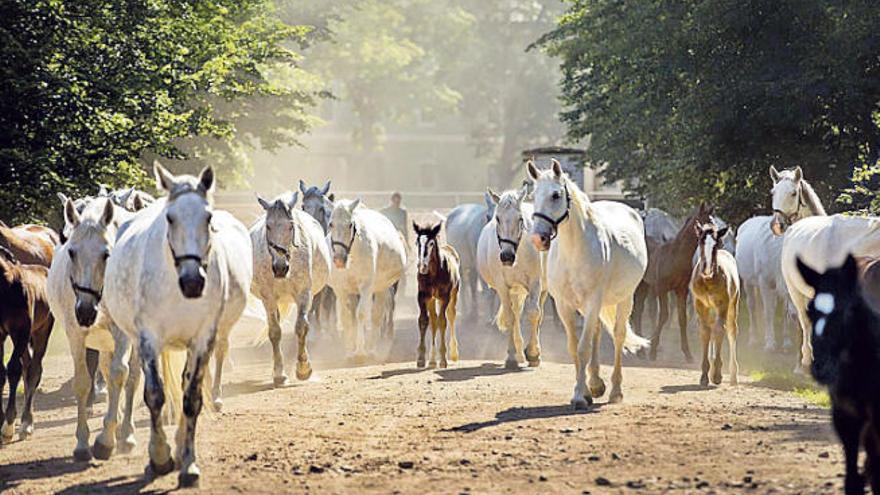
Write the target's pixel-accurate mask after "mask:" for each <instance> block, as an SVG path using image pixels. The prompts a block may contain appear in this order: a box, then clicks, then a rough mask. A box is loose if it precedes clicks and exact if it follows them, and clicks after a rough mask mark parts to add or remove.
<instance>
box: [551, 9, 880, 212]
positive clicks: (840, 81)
mask: <svg viewBox="0 0 880 495" xmlns="http://www.w3.org/2000/svg"><path fill="white" fill-rule="evenodd" d="M878 21H880V11H878V10H877V9H876V5H875V4H874V3H873V2H870V1H867V0H861V1H852V2H838V1H832V0H808V1H803V0H647V1H644V2H621V1H618V0H574V1H572V2H571V4H570V6H569V11H568V13H567V14H566V15H565V16H564V17H563V18H562V19H561V20H560V22H559V25H558V26H557V28H556V29H555V30H553V31H552V32H550V33H549V34H547V35H546V36H545V37H544V38H543V39H542V45H543V46H545V47H547V48H548V49H549V51H550V53H552V54H553V55H556V56H558V57H559V58H560V59H561V61H562V71H563V78H562V83H561V87H562V93H563V103H564V105H565V111H564V112H563V113H562V119H563V121H564V122H565V124H566V125H567V127H568V134H569V137H570V138H572V139H580V138H583V137H586V136H591V137H592V140H591V143H592V146H591V149H590V155H591V158H592V160H593V161H594V162H596V163H607V170H606V175H607V176H608V177H609V178H610V179H612V180H622V181H624V182H625V184H626V187H627V188H628V189H629V190H630V191H633V192H635V193H637V194H641V195H644V196H646V197H648V198H649V199H651V200H652V201H653V202H654V204H655V205H659V206H664V207H667V208H669V209H671V210H673V211H676V212H679V213H682V212H683V211H684V208H685V207H687V206H689V205H693V204H694V203H696V202H698V201H700V200H709V201H712V202H715V203H717V204H718V205H719V206H720V207H721V211H723V212H724V214H725V215H727V216H729V217H730V219H731V220H734V221H741V220H743V219H744V218H746V217H747V216H748V215H750V214H752V213H754V212H756V211H758V210H761V209H763V210H765V211H766V209H767V208H768V207H769V194H768V189H769V187H770V179H769V177H768V175H767V169H768V167H769V166H770V165H776V166H777V167H780V166H781V167H789V166H794V165H801V166H803V167H804V169H805V172H806V176H807V178H808V179H812V183H813V184H814V185H818V186H819V187H818V188H817V189H818V192H819V193H820V195H821V196H822V197H823V198H824V199H825V200H826V204H827V203H828V200H829V199H831V198H833V197H834V196H835V195H836V193H837V192H838V191H839V190H840V189H841V188H843V187H845V186H846V185H847V184H848V180H849V177H850V174H851V172H852V169H853V167H854V166H856V165H857V164H860V163H863V162H866V163H873V162H874V161H875V160H876V158H877V155H878V145H880V142H878V139H877V138H878V125H877V121H876V120H875V113H876V111H877V103H878V101H880V78H878V77H877V76H878V69H880V59H878V57H877V53H880V51H878V49H880V32H878V30H877V29H876V26H877V24H878ZM683 198H687V200H688V201H686V202H685V201H682V199H683Z"/></svg>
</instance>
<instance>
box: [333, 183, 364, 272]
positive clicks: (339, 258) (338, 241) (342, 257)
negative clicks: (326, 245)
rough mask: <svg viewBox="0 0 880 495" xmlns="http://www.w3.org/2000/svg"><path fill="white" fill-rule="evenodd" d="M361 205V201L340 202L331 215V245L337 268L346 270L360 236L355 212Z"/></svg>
mask: <svg viewBox="0 0 880 495" xmlns="http://www.w3.org/2000/svg"><path fill="white" fill-rule="evenodd" d="M360 204H361V200H360V199H356V200H354V201H339V202H337V203H336V205H335V206H334V207H333V212H332V213H331V214H330V224H329V229H330V245H331V247H332V249H333V263H334V264H335V265H336V268H339V269H344V268H346V267H347V266H348V260H349V255H350V254H351V248H352V246H353V245H354V241H355V239H357V234H358V232H357V230H358V229H357V223H356V222H355V219H354V212H355V210H357V208H358V206H360Z"/></svg>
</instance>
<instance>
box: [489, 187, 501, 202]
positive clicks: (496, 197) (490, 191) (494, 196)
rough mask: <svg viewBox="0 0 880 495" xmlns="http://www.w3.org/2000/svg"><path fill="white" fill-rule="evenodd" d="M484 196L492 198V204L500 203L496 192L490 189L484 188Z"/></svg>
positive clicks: (499, 197)
mask: <svg viewBox="0 0 880 495" xmlns="http://www.w3.org/2000/svg"><path fill="white" fill-rule="evenodd" d="M486 194H488V195H489V197H490V198H492V202H493V203H495V204H496V205H497V204H498V202H499V201H501V196H499V195H498V193H497V192H495V191H493V190H492V188H491V187H487V188H486Z"/></svg>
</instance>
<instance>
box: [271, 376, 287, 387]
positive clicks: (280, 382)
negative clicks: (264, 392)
mask: <svg viewBox="0 0 880 495" xmlns="http://www.w3.org/2000/svg"><path fill="white" fill-rule="evenodd" d="M272 383H273V385H275V386H276V387H283V386H285V385H287V375H284V374H282V375H281V376H276V377H274V378H273V379H272Z"/></svg>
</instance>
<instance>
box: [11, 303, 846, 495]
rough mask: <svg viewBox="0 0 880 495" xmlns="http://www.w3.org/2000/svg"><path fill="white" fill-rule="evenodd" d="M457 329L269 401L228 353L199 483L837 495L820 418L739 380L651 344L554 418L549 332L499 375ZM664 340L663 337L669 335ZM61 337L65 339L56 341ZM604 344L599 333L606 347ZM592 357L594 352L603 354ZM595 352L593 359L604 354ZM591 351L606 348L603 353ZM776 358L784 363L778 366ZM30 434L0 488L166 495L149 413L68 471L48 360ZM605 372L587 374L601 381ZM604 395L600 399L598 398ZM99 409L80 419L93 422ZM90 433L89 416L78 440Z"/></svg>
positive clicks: (61, 410) (332, 372)
mask: <svg viewBox="0 0 880 495" xmlns="http://www.w3.org/2000/svg"><path fill="white" fill-rule="evenodd" d="M486 327H487V325H485V324H482V325H475V326H473V327H469V328H464V329H463V330H462V343H463V345H462V353H463V356H464V357H465V358H467V360H466V361H464V362H462V363H460V364H458V365H456V366H454V367H452V368H450V369H446V370H416V369H414V362H413V361H414V356H412V357H410V355H411V354H412V350H413V349H414V335H415V325H414V322H413V321H412V320H411V319H405V320H403V321H401V322H400V324H399V325H398V338H397V340H396V341H395V345H394V349H393V350H392V352H391V356H392V360H394V361H398V362H394V363H392V364H383V365H375V366H365V367H354V368H352V367H347V368H346V367H334V366H335V365H334V364H333V362H332V361H331V360H330V356H332V354H333V351H334V350H335V349H336V348H337V346H335V345H334V344H333V343H332V342H330V341H329V340H327V339H322V340H320V341H318V342H317V343H316V344H315V346H314V349H315V352H314V356H315V368H316V370H317V372H316V378H314V379H313V380H311V381H309V382H307V383H298V384H294V385H293V386H290V387H288V388H284V389H277V390H275V389H272V387H271V385H270V384H271V374H270V369H271V367H270V365H269V360H268V356H269V354H268V353H267V351H266V349H260V350H259V351H258V352H245V351H244V350H242V347H244V344H245V343H246V340H247V339H246V338H244V337H242V336H241V335H238V336H237V337H238V338H237V340H236V342H237V343H238V345H239V349H238V350H237V352H235V353H234V357H235V366H234V369H233V370H232V371H231V372H230V373H228V374H227V375H226V376H225V378H226V380H225V382H226V387H225V394H224V395H225V396H226V407H225V409H224V411H223V412H222V413H215V414H213V416H212V417H209V418H205V419H203V420H202V421H201V423H200V424H199V431H198V446H199V456H200V461H201V463H200V464H201V468H202V472H203V478H204V479H203V483H202V489H204V490H209V491H211V492H248V493H270V492H271V493H277V492H279V491H284V492H299V493H305V492H308V493H354V492H355V491H357V492H359V493H418V494H421V493H631V492H632V493H665V492H676V493H810V494H812V493H837V492H839V491H840V490H841V485H842V484H841V480H840V478H839V477H838V473H841V472H842V471H843V465H842V460H841V459H842V456H841V454H840V452H839V449H838V448H837V446H836V444H835V443H834V437H833V434H832V431H831V429H830V427H829V425H828V413H827V411H826V410H824V409H822V408H819V407H816V406H813V405H810V404H807V403H805V402H804V401H803V400H801V399H799V398H797V397H795V396H794V395H792V394H790V393H788V392H782V391H776V390H772V389H768V388H763V387H761V386H759V385H756V384H754V383H750V381H749V379H748V377H747V376H743V377H742V378H741V385H740V386H738V387H735V388H734V387H730V386H729V385H727V384H726V376H725V384H724V385H722V386H720V387H717V388H708V389H703V388H701V387H699V386H697V385H696V384H697V381H698V378H699V375H698V372H697V371H695V368H693V367H684V368H683V367H680V366H679V365H678V362H679V361H680V359H679V353H678V352H677V347H678V346H677V344H675V343H674V342H668V343H666V346H665V347H666V352H664V353H663V358H664V359H666V361H661V362H660V363H659V364H656V365H654V364H652V365H648V364H647V363H645V362H643V361H640V360H638V359H636V358H630V359H628V360H627V366H626V367H625V370H624V394H625V401H624V403H623V404H616V405H606V404H604V400H600V401H599V403H598V404H597V405H596V406H595V407H594V409H593V410H592V411H590V412H588V413H575V412H574V411H572V410H571V409H570V408H569V406H568V400H569V398H570V396H571V391H572V387H573V383H574V382H573V378H574V377H573V369H572V366H571V365H570V364H567V358H566V357H565V353H564V352H563V349H564V347H563V344H562V338H561V335H560V333H559V331H557V330H555V329H549V330H547V331H545V336H544V344H545V346H544V347H545V357H546V360H545V362H544V364H543V365H542V366H541V367H540V368H537V369H524V370H521V371H519V372H508V371H505V370H504V369H503V368H501V367H500V364H501V363H502V362H503V357H504V353H505V344H504V340H503V339H502V338H501V337H500V336H498V335H497V334H496V333H493V331H490V330H488V329H487V328H486ZM667 333H668V334H669V335H666V336H665V337H669V338H674V337H673V336H672V335H671V334H673V332H667ZM61 338H62V339H63V337H61ZM606 341H607V339H606ZM605 345H606V346H607V342H605ZM606 350H607V349H606ZM606 354H607V353H606ZM783 359H788V360H793V358H792V357H791V356H788V357H785V358H783ZM46 367H47V371H46V375H45V379H44V385H43V389H44V390H45V391H46V393H44V394H41V395H39V396H38V397H37V407H38V409H39V411H38V412H37V413H36V421H37V424H36V428H37V430H36V434H35V436H34V437H33V438H32V439H30V440H28V441H26V442H15V443H13V444H10V445H7V446H5V447H3V448H0V492H2V491H10V492H12V493H46V492H63V493H68V492H69V493H96V492H97V493H103V492H134V491H165V490H170V489H174V488H175V487H176V485H177V478H176V476H175V475H171V476H167V477H164V478H160V479H157V480H145V479H144V476H143V468H144V466H145V464H146V461H147V454H146V448H145V443H146V440H147V436H148V430H147V422H146V417H147V411H146V409H145V408H144V407H143V406H140V407H139V409H138V411H137V416H138V418H139V421H138V427H139V429H138V440H139V442H140V445H139V446H138V448H137V449H136V450H135V453H133V454H132V455H128V456H117V457H115V458H113V459H111V460H110V461H106V462H99V461H92V462H89V463H77V462H74V461H73V460H72V457H71V453H72V450H73V446H74V438H73V431H74V426H75V422H74V418H75V410H74V407H73V399H72V396H71V394H70V391H69V390H68V389H67V388H66V387H63V386H62V385H63V384H64V383H65V382H66V381H67V380H68V378H69V376H70V364H69V363H68V358H67V357H66V356H64V355H57V356H52V357H50V358H48V359H47V366H46ZM609 374H610V372H609V370H608V368H607V367H603V375H604V376H605V377H607V376H608V375H609ZM603 399H604V398H603ZM103 407H104V404H100V405H98V406H97V407H96V413H102V412H103ZM100 426H101V418H100V417H99V416H97V415H95V416H94V417H93V418H92V419H91V421H90V427H91V428H92V432H93V438H94V434H95V433H96V432H97V431H98V430H99V428H100Z"/></svg>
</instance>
